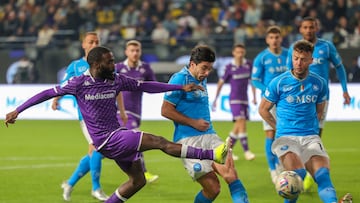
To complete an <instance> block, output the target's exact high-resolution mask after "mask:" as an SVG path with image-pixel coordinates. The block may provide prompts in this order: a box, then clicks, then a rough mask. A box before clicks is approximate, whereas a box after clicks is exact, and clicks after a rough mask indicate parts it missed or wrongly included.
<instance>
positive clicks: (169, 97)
mask: <svg viewBox="0 0 360 203" xmlns="http://www.w3.org/2000/svg"><path fill="white" fill-rule="evenodd" d="M184 77H185V76H184V75H182V74H175V75H173V76H172V77H171V78H170V80H169V84H176V85H185V78H184ZM183 94H184V92H183V91H171V92H166V93H165V95H164V100H166V101H168V102H170V103H172V104H174V105H175V106H176V104H177V103H178V102H179V101H180V100H181V99H182V96H183Z"/></svg>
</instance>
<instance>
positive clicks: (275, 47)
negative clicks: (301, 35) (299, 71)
mask: <svg viewBox="0 0 360 203" xmlns="http://www.w3.org/2000/svg"><path fill="white" fill-rule="evenodd" d="M265 41H266V44H267V45H268V47H267V48H266V49H264V50H263V51H261V52H260V53H259V54H258V55H257V56H256V57H255V60H254V63H253V68H252V74H251V82H252V84H253V85H254V86H255V87H256V88H258V89H259V90H261V96H262V97H263V96H264V93H265V89H266V87H267V86H268V84H269V83H270V81H271V80H272V79H273V78H275V77H276V76H278V75H280V74H281V73H283V72H285V71H286V70H287V67H286V59H287V54H288V50H287V49H286V48H284V47H282V46H281V43H282V36H281V29H280V27H278V26H270V27H268V29H267V30H266V38H265ZM275 110H276V107H275V106H274V107H273V109H272V110H271V111H272V112H273V114H274V113H275ZM263 129H264V131H265V155H266V160H267V163H268V166H269V170H270V176H271V180H272V182H273V183H275V181H276V179H277V176H278V174H279V172H280V171H279V170H276V169H279V163H278V159H277V157H276V156H275V155H274V154H273V153H272V151H271V145H272V143H273V142H274V136H275V130H274V129H273V128H272V127H271V126H270V125H269V124H268V123H267V122H265V121H263Z"/></svg>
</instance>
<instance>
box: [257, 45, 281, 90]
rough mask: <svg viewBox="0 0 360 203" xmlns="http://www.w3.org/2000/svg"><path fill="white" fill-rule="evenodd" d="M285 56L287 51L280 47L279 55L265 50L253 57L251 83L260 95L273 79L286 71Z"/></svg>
mask: <svg viewBox="0 0 360 203" xmlns="http://www.w3.org/2000/svg"><path fill="white" fill-rule="evenodd" d="M287 55H288V49H286V48H284V47H282V48H281V53H280V54H274V53H272V52H271V51H270V50H269V48H267V49H264V50H263V51H261V52H260V53H259V54H258V55H257V56H256V57H255V60H254V63H253V68H252V74H251V82H252V84H253V85H254V86H255V87H256V88H258V89H260V90H261V95H263V94H264V92H265V89H266V86H267V85H268V84H269V83H270V81H271V80H272V79H273V78H275V77H276V76H278V75H280V74H281V73H283V72H285V71H286V70H287V69H288V68H287V66H286V60H287Z"/></svg>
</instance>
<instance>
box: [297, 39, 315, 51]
mask: <svg viewBox="0 0 360 203" xmlns="http://www.w3.org/2000/svg"><path fill="white" fill-rule="evenodd" d="M294 51H297V52H300V53H303V52H310V53H311V54H312V53H313V51H314V44H313V43H311V42H309V41H307V40H299V41H297V42H295V44H294Z"/></svg>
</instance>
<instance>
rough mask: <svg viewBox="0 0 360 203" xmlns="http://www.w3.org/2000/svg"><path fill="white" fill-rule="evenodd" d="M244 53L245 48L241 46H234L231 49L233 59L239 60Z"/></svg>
mask: <svg viewBox="0 0 360 203" xmlns="http://www.w3.org/2000/svg"><path fill="white" fill-rule="evenodd" d="M245 54H246V50H245V49H244V48H241V47H236V48H235V49H234V50H233V51H232V55H233V57H234V59H235V60H236V61H240V60H242V59H243V58H244V57H245Z"/></svg>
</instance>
